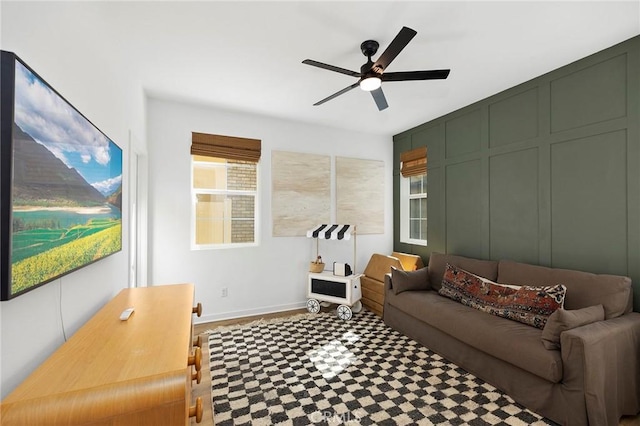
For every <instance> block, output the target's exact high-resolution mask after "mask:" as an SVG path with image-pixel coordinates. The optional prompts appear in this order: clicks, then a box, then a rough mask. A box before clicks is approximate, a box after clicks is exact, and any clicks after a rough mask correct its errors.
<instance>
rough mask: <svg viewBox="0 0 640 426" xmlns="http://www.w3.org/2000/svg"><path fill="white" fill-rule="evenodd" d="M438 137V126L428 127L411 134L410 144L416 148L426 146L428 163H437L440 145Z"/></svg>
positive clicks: (440, 141)
mask: <svg viewBox="0 0 640 426" xmlns="http://www.w3.org/2000/svg"><path fill="white" fill-rule="evenodd" d="M441 139H442V138H441V137H440V126H434V127H428V128H426V129H424V130H420V131H418V132H416V133H413V134H412V135H411V146H412V147H413V148H418V147H421V146H426V147H427V158H428V164H429V165H430V166H432V165H436V166H437V165H438V163H439V160H440V155H441V154H440V147H441V146H442V140H441Z"/></svg>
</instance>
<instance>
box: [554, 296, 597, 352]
mask: <svg viewBox="0 0 640 426" xmlns="http://www.w3.org/2000/svg"><path fill="white" fill-rule="evenodd" d="M603 320H604V307H603V306H602V305H595V306H589V307H588V308H582V309H573V310H568V311H567V310H564V309H558V310H557V311H555V312H554V313H553V314H551V315H550V316H549V318H548V319H547V324H546V325H545V326H544V329H543V330H542V344H543V345H544V347H545V348H547V349H560V333H562V332H563V331H567V330H571V329H572V328H576V327H580V326H582V325H587V324H591V323H592V322H596V321H603Z"/></svg>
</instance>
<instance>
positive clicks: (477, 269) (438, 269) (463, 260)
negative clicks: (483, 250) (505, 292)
mask: <svg viewBox="0 0 640 426" xmlns="http://www.w3.org/2000/svg"><path fill="white" fill-rule="evenodd" d="M447 263H449V264H451V265H453V266H457V267H458V268H461V269H464V270H465V271H469V272H471V273H472V274H476V275H479V276H481V277H483V278H486V279H488V280H491V281H495V280H496V278H497V277H498V262H497V261H495V260H479V259H472V258H470V257H464V256H455V255H452V254H442V253H435V252H434V253H431V256H430V257H429V283H430V285H431V288H432V289H434V290H436V291H438V290H440V287H442V278H443V277H444V271H445V269H446V267H447Z"/></svg>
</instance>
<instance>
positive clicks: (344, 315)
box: [337, 305, 353, 320]
mask: <svg viewBox="0 0 640 426" xmlns="http://www.w3.org/2000/svg"><path fill="white" fill-rule="evenodd" d="M337 313H338V318H340V319H341V320H350V319H351V317H352V315H353V314H352V312H351V308H350V307H348V306H347V305H340V306H338V309H337Z"/></svg>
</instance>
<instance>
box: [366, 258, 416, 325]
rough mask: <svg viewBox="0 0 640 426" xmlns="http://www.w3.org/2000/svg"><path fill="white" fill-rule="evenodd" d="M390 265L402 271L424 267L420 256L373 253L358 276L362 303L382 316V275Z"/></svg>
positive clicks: (387, 271) (389, 270)
mask: <svg viewBox="0 0 640 426" xmlns="http://www.w3.org/2000/svg"><path fill="white" fill-rule="evenodd" d="M391 267H394V268H397V269H400V270H402V271H415V270H416V269H420V268H423V267H424V264H423V263H422V258H421V257H420V256H416V255H413V254H406V253H399V252H395V251H394V252H393V253H391V256H386V255H384V254H378V253H374V254H373V255H371V259H369V263H368V264H367V267H366V268H365V270H364V275H363V276H362V277H360V285H361V286H362V304H363V305H364V306H366V307H367V308H368V309H369V310H370V311H373V312H375V313H376V314H377V315H378V316H382V310H383V307H384V276H385V275H386V274H388V273H389V272H391Z"/></svg>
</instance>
